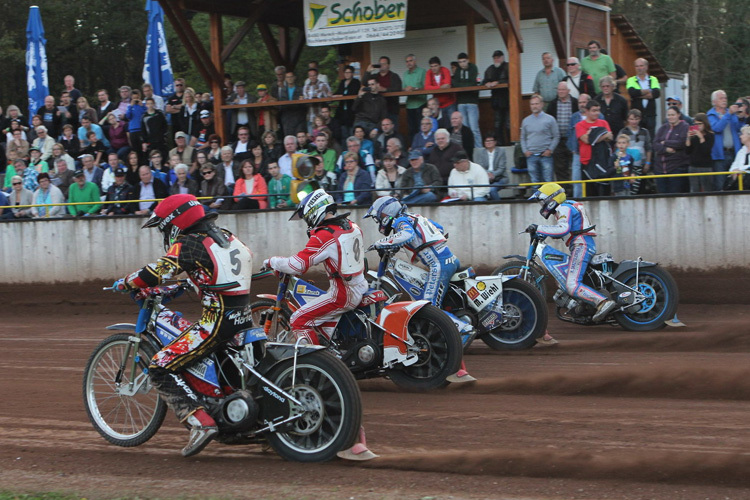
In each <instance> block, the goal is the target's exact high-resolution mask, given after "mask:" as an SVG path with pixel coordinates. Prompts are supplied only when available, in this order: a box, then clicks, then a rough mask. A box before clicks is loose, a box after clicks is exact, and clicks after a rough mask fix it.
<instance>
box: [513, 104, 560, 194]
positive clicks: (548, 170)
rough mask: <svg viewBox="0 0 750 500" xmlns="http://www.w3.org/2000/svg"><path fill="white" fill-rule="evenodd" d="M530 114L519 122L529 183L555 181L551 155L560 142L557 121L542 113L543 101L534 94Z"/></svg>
mask: <svg viewBox="0 0 750 500" xmlns="http://www.w3.org/2000/svg"><path fill="white" fill-rule="evenodd" d="M529 105H530V106H531V114H530V115H529V116H527V117H526V118H524V119H523V121H522V122H521V151H523V154H524V155H525V156H526V165H527V166H528V169H529V177H531V182H534V183H542V182H553V181H554V180H555V170H554V163H553V160H552V153H553V152H554V151H555V148H556V147H557V143H558V142H559V141H560V130H559V128H558V126H557V120H555V119H554V118H552V117H551V116H550V115H548V114H547V113H545V112H544V111H542V109H543V108H544V100H543V99H542V96H540V95H538V94H534V95H533V96H531V99H530V100H529Z"/></svg>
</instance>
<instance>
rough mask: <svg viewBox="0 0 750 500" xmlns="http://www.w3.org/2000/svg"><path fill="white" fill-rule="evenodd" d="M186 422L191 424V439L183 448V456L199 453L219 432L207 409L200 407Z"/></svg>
mask: <svg viewBox="0 0 750 500" xmlns="http://www.w3.org/2000/svg"><path fill="white" fill-rule="evenodd" d="M185 422H186V423H187V424H188V425H190V426H191V428H190V439H189V440H188V444H187V445H186V446H185V447H184V448H183V449H182V456H183V457H192V456H193V455H197V454H198V453H200V452H201V451H203V448H205V447H206V445H208V443H210V442H211V441H213V439H214V438H215V437H216V435H217V434H218V433H219V428H218V427H217V426H216V422H215V421H214V419H213V418H211V416H210V415H209V414H208V413H206V410H204V409H203V408H199V409H197V410H195V411H194V412H193V413H191V414H190V415H189V416H188V418H187V419H185Z"/></svg>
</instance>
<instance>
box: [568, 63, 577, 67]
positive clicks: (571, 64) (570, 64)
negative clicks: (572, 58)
mask: <svg viewBox="0 0 750 500" xmlns="http://www.w3.org/2000/svg"><path fill="white" fill-rule="evenodd" d="M576 65H578V63H568V66H576Z"/></svg>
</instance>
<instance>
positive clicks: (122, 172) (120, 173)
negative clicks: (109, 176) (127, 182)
mask: <svg viewBox="0 0 750 500" xmlns="http://www.w3.org/2000/svg"><path fill="white" fill-rule="evenodd" d="M124 176H125V170H123V169H121V168H116V169H115V177H124Z"/></svg>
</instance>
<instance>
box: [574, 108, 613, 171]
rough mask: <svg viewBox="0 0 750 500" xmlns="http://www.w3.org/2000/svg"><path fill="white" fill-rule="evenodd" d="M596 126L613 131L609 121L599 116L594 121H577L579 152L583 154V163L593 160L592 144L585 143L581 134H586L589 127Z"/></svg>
mask: <svg viewBox="0 0 750 500" xmlns="http://www.w3.org/2000/svg"><path fill="white" fill-rule="evenodd" d="M594 127H604V128H606V129H607V130H609V131H610V132H612V130H611V129H610V128H609V123H607V122H606V121H605V120H601V119H598V118H597V119H596V121H594V122H593V123H589V122H588V121H587V120H582V121H580V122H578V123H576V137H577V138H578V153H579V154H580V155H581V165H586V164H588V162H589V161H591V144H585V143H584V142H582V141H581V136H582V135H585V134H586V132H588V131H589V129H592V128H594Z"/></svg>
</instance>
